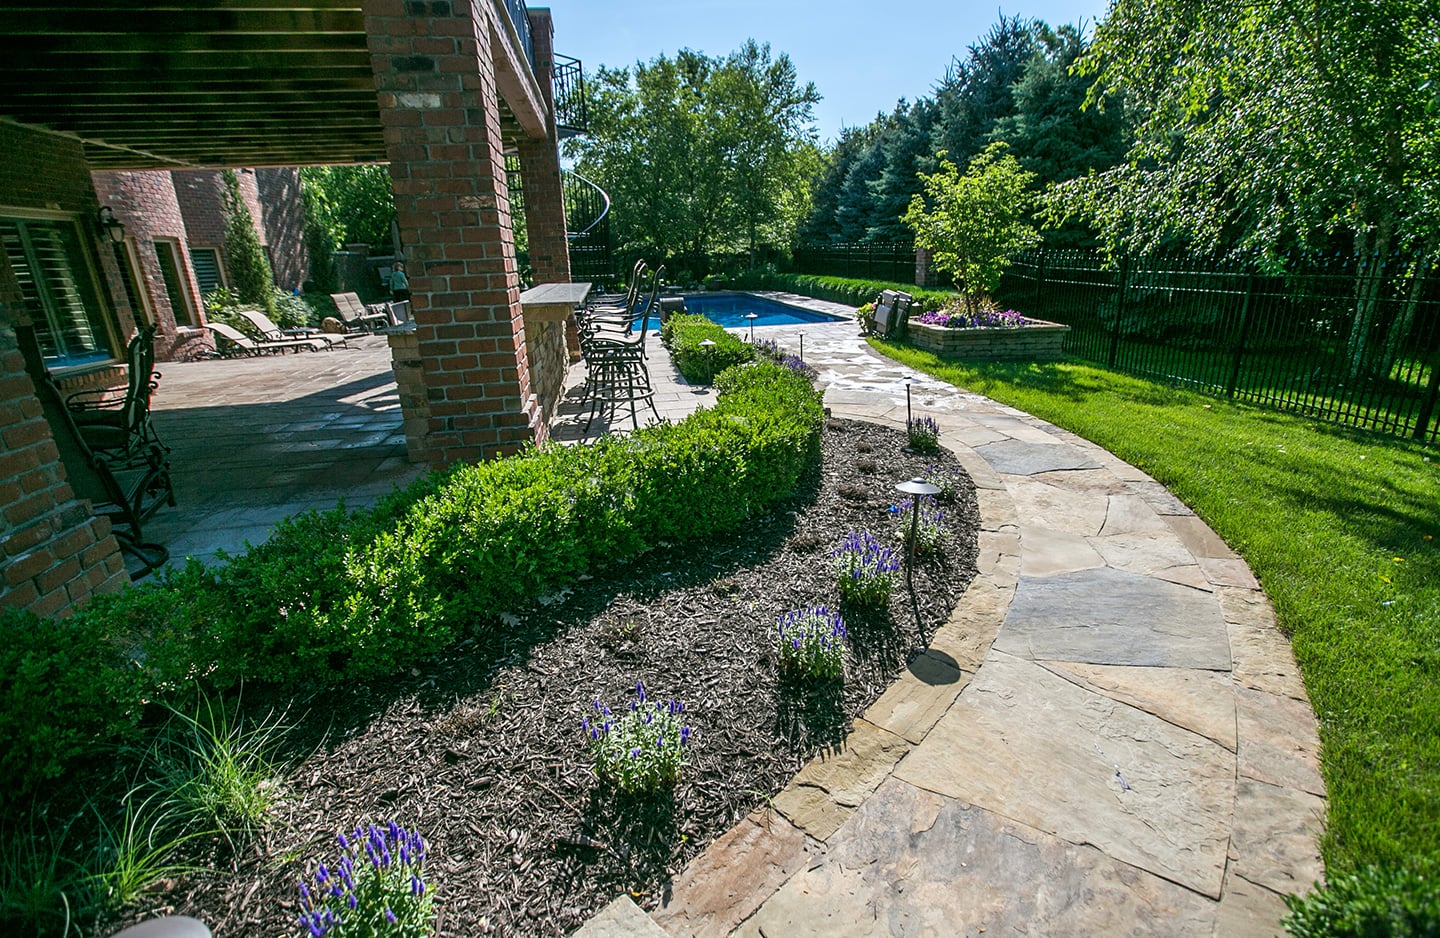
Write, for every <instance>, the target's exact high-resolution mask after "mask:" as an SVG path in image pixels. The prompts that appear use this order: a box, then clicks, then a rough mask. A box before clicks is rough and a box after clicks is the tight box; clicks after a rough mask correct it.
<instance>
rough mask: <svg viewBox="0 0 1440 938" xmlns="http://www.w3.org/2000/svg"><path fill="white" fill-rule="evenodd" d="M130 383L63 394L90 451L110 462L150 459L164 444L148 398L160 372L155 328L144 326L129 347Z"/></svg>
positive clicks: (127, 352)
mask: <svg viewBox="0 0 1440 938" xmlns="http://www.w3.org/2000/svg"><path fill="white" fill-rule="evenodd" d="M125 365H126V372H127V374H126V382H125V384H124V385H122V386H117V387H107V388H87V389H85V390H82V391H75V392H74V393H72V394H70V395H69V396H67V397H66V398H65V409H66V410H67V411H69V412H70V415H71V420H72V421H73V422H74V423H75V426H76V428H77V432H79V433H80V434H81V435H82V436H84V438H85V443H86V445H87V446H89V447H90V448H91V449H94V450H96V451H98V452H101V453H104V454H105V458H107V459H109V460H111V461H119V462H121V463H126V464H131V463H136V462H141V461H149V460H151V458H152V454H153V452H154V450H153V449H152V448H153V447H158V451H159V452H161V453H168V452H169V451H170V448H169V447H168V446H165V445H164V444H163V443H161V442H160V438H159V437H158V436H157V435H156V433H155V427H154V424H153V423H152V422H151V420H150V397H151V395H152V394H153V393H154V392H155V388H156V387H157V381H158V379H159V377H160V375H159V373H158V372H156V371H155V370H154V367H155V327H154V326H153V325H148V326H144V327H143V328H141V329H140V330H139V331H138V332H136V333H135V336H134V337H133V338H132V339H131V340H130V344H129V345H127V346H126V347H125Z"/></svg>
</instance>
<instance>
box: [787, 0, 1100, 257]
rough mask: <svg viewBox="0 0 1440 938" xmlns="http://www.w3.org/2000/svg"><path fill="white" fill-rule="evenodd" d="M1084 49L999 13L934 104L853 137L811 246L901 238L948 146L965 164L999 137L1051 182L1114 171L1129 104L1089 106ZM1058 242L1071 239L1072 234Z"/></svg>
mask: <svg viewBox="0 0 1440 938" xmlns="http://www.w3.org/2000/svg"><path fill="white" fill-rule="evenodd" d="M1086 48H1087V43H1086V40H1085V34H1084V30H1083V29H1082V28H1081V27H1079V26H1061V27H1059V28H1057V29H1052V28H1050V27H1049V26H1047V25H1046V24H1045V23H1043V22H1041V21H1039V20H1024V19H1021V18H1019V17H1011V18H1002V19H1001V20H1000V22H999V23H997V24H996V25H995V26H994V27H993V28H992V29H991V30H990V32H989V33H987V34H986V35H985V36H984V37H983V38H981V39H980V40H979V41H978V42H976V43H975V44H974V45H972V46H970V48H969V49H968V50H967V53H966V56H965V58H963V59H957V60H956V61H955V62H954V63H953V64H952V65H951V67H950V70H949V72H948V73H947V74H946V75H945V77H944V78H943V79H942V80H941V81H940V84H939V86H938V88H937V89H936V92H935V96H934V98H933V99H930V98H920V99H919V100H917V101H915V102H913V103H907V102H905V101H903V100H902V101H900V103H899V104H898V105H897V106H896V108H895V110H894V111H893V112H892V113H889V114H881V115H878V116H877V117H876V118H875V120H874V121H872V122H871V123H870V124H868V125H866V126H865V127H862V128H855V129H850V130H846V131H845V132H843V133H842V134H841V137H840V140H839V141H838V142H837V143H836V145H835V146H834V147H833V148H832V149H831V150H830V152H828V153H827V154H825V161H824V164H823V168H822V171H821V173H820V174H819V175H818V176H817V177H816V180H815V183H814V190H813V192H814V198H813V208H812V210H811V214H810V215H809V216H808V217H807V218H806V219H805V221H804V223H803V225H802V226H801V233H802V236H803V237H805V238H806V239H808V240H829V241H897V240H901V239H904V238H906V237H908V236H909V232H908V231H907V229H906V228H905V226H904V225H903V224H902V222H901V216H902V215H903V214H904V212H905V210H906V207H907V206H908V205H909V204H910V201H911V199H912V198H914V196H915V195H916V194H917V193H918V192H920V188H921V186H920V179H919V175H918V174H920V173H932V172H934V171H935V169H936V167H937V165H938V160H937V159H936V156H935V154H936V153H937V152H939V151H942V150H943V151H945V152H946V153H947V155H948V156H949V158H950V159H951V160H952V161H953V162H955V163H956V164H957V165H960V166H963V165H965V164H966V163H968V162H969V161H970V159H971V158H972V157H974V156H975V155H977V154H979V153H981V152H982V151H984V150H985V148H986V147H987V146H988V145H989V144H991V143H994V142H1002V143H1007V144H1009V145H1010V150H1011V153H1012V154H1013V156H1014V158H1015V159H1017V160H1019V162H1020V165H1021V167H1022V168H1024V169H1025V170H1027V171H1029V172H1032V173H1034V174H1035V176H1036V179H1037V180H1038V181H1039V182H1040V183H1042V184H1044V183H1050V182H1056V181H1060V180H1066V179H1071V178H1074V177H1076V176H1083V175H1085V174H1087V173H1090V172H1092V171H1100V170H1105V169H1108V168H1110V167H1111V166H1113V165H1114V164H1115V163H1116V161H1117V160H1119V159H1120V158H1121V157H1122V156H1123V155H1124V153H1125V150H1126V145H1127V136H1126V134H1127V131H1126V126H1125V120H1124V109H1123V108H1122V107H1119V106H1114V107H1110V108H1107V109H1104V110H1101V109H1091V110H1088V111H1086V110H1082V109H1081V104H1082V103H1083V102H1084V101H1085V97H1086V91H1087V89H1088V88H1089V86H1090V84H1091V81H1090V79H1087V78H1084V77H1082V76H1079V75H1076V74H1074V73H1072V72H1071V70H1070V65H1071V64H1072V63H1073V62H1075V60H1076V59H1077V58H1079V57H1080V55H1081V54H1082V53H1083V52H1084V50H1085V49H1086ZM1048 237H1049V239H1052V240H1053V239H1061V240H1064V239H1068V240H1074V239H1075V233H1074V231H1073V230H1067V231H1065V232H1063V233H1061V234H1060V235H1058V236H1057V234H1055V233H1054V232H1052V233H1051V234H1050V235H1049V236H1048Z"/></svg>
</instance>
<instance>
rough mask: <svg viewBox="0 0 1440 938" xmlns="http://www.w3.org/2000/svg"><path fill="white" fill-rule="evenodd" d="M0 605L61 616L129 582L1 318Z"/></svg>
mask: <svg viewBox="0 0 1440 938" xmlns="http://www.w3.org/2000/svg"><path fill="white" fill-rule="evenodd" d="M0 376H3V377H0V440H3V442H4V444H5V445H4V447H3V448H0V513H3V519H4V524H3V525H0V570H3V576H0V604H3V605H5V606H10V607H13V608H17V609H28V610H30V611H31V612H34V613H35V614H37V615H42V616H58V615H65V614H67V613H68V612H70V610H71V609H72V608H73V607H74V606H76V605H78V604H80V603H83V602H84V601H85V600H87V599H89V598H90V597H91V596H93V595H95V594H97V593H104V592H113V591H115V590H118V589H120V588H121V587H123V586H124V585H125V584H126V583H129V582H130V577H129V575H128V574H126V572H125V561H124V559H123V558H122V557H121V555H120V546H119V545H118V544H117V543H116V542H115V538H114V536H113V535H111V533H110V521H109V519H108V518H97V517H95V516H93V515H91V513H90V505H89V504H88V503H87V502H84V501H81V500H79V499H77V498H76V497H75V493H74V492H72V491H71V489H70V484H69V483H68V482H66V481H65V470H64V469H63V468H62V466H61V464H60V452H59V450H57V449H56V448H55V438H54V437H53V436H52V435H51V433H50V425H49V424H48V423H46V422H45V418H44V416H43V415H42V412H41V407H40V401H39V399H38V398H37V397H36V396H35V385H34V384H32V383H31V380H30V376H29V374H27V373H26V370H25V359H24V356H22V355H21V354H20V350H19V348H18V347H17V346H16V342H15V333H14V332H13V331H12V330H11V328H10V326H9V325H8V324H7V323H6V322H5V321H4V314H3V312H0Z"/></svg>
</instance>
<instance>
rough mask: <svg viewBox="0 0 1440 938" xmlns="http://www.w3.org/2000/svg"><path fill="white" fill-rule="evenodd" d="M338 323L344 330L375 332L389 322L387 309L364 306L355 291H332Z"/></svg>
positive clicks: (331, 297) (331, 295)
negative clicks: (338, 317)
mask: <svg viewBox="0 0 1440 938" xmlns="http://www.w3.org/2000/svg"><path fill="white" fill-rule="evenodd" d="M330 299H332V300H334V301H335V309H336V311H337V312H338V313H339V314H340V324H341V326H342V327H343V328H344V330H345V331H346V332H375V331H376V330H379V329H384V328H385V327H386V326H388V325H390V324H391V321H392V320H391V317H390V312H389V309H388V308H386V309H381V308H379V307H378V306H366V305H365V304H364V303H362V302H360V297H359V295H358V294H355V293H332V294H330Z"/></svg>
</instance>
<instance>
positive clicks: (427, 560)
mask: <svg viewBox="0 0 1440 938" xmlns="http://www.w3.org/2000/svg"><path fill="white" fill-rule="evenodd" d="M716 384H717V386H718V388H719V396H718V399H717V402H716V405H715V406H714V407H713V408H710V409H706V410H701V411H698V412H696V413H695V414H693V415H691V416H689V417H687V418H686V419H684V420H682V421H680V422H679V423H676V424H668V425H660V426H656V427H650V428H646V429H642V430H640V431H638V432H636V433H635V434H633V435H631V436H627V437H607V438H605V439H602V440H600V441H598V442H596V443H595V444H593V445H588V446H573V447H561V446H555V447H547V448H545V449H543V450H536V449H531V450H529V451H527V452H525V453H523V454H521V455H518V456H514V457H510V458H506V459H498V460H493V461H490V462H484V463H479V464H476V465H465V466H460V467H456V468H453V469H451V470H448V471H443V472H437V473H433V474H431V475H430V476H428V477H426V478H425V479H422V480H420V481H418V482H417V483H415V484H414V485H413V486H411V487H410V488H408V489H406V490H404V491H401V492H397V493H395V494H393V495H391V496H389V497H388V498H386V499H384V500H382V501H381V502H380V503H379V504H378V505H377V506H376V507H375V508H373V509H370V510H366V511H356V512H349V511H346V510H345V509H344V508H343V507H342V508H337V509H335V510H333V511H328V512H309V513H306V514H302V515H298V516H296V517H294V518H291V519H289V520H287V521H285V522H283V523H281V524H280V525H279V526H278V527H277V529H276V531H275V532H274V534H273V535H272V536H271V537H270V539H269V540H267V541H266V542H265V543H264V544H261V545H260V546H258V547H254V548H252V549H251V550H249V551H247V552H246V553H244V554H243V555H240V556H237V557H233V558H231V559H230V562H229V563H228V564H226V565H224V566H221V567H217V568H214V569H206V568H204V567H202V566H201V565H199V564H198V563H193V562H192V563H191V564H190V565H189V566H188V567H185V568H183V569H179V570H175V571H171V572H169V573H167V574H163V575H162V576H161V577H160V578H159V580H158V582H154V583H150V584H146V585H142V586H137V587H133V588H130V589H127V590H125V591H124V592H122V593H119V594H116V595H113V596H102V597H97V598H96V599H95V600H93V601H92V602H91V603H90V604H89V605H88V606H86V607H84V608H83V609H81V610H79V611H78V612H77V613H75V614H74V615H73V616H71V617H70V618H69V619H66V620H63V621H60V622H47V621H42V620H37V619H35V618H34V617H33V616H27V615H23V614H13V613H6V614H3V615H0V699H3V700H6V701H8V702H9V704H8V705H7V708H6V714H7V717H6V718H5V719H0V752H3V753H5V757H4V758H3V759H0V791H5V792H8V793H11V794H16V795H18V794H24V793H25V792H27V791H29V790H32V789H33V787H34V785H35V784H36V783H37V782H39V781H41V780H43V779H44V778H47V777H54V776H56V775H58V774H59V773H60V772H61V771H63V769H64V767H65V765H66V763H67V762H69V761H70V760H72V759H74V758H76V757H77V756H80V755H82V754H83V753H84V752H85V751H87V750H89V749H93V747H94V745H95V744H97V743H101V742H104V741H106V740H110V739H113V738H115V737H117V736H120V735H123V734H124V733H125V732H126V731H127V730H128V729H131V728H133V727H134V726H135V724H136V721H137V719H138V717H139V715H140V713H141V711H142V709H143V702H144V701H149V700H155V699H161V700H163V699H165V698H166V697H167V696H169V695H174V694H177V693H179V692H180V691H181V690H183V689H186V688H190V687H192V686H194V685H197V684H198V685H200V686H201V687H203V688H205V689H207V690H211V691H224V690H226V689H227V688H230V687H232V686H233V685H235V684H236V683H237V682H239V681H242V680H247V681H257V680H258V681H263V682H271V683H276V684H281V685H301V684H303V685H315V684H321V685H324V684H333V683H337V682H340V681H344V680H348V679H354V678H373V677H378V676H382V675H385V674H389V673H393V672H394V671H395V670H396V669H398V668H399V667H401V666H402V665H404V666H408V665H410V664H411V663H412V662H415V661H417V660H419V659H421V658H423V657H425V656H426V655H429V654H432V653H434V652H436V651H438V650H440V649H442V648H444V647H445V646H447V645H448V644H450V643H451V642H453V641H454V640H456V639H457V638H459V637H461V636H462V635H463V634H466V633H467V632H474V631H476V630H481V631H483V630H494V629H499V628H503V627H504V626H503V625H502V624H501V620H500V618H499V613H502V612H505V611H508V610H513V609H517V608H519V607H521V606H523V605H524V604H525V603H527V602H528V601H530V600H531V599H533V598H534V597H536V596H537V595H541V594H543V593H544V592H546V591H549V590H553V589H555V588H557V587H559V586H561V585H563V584H564V583H566V582H569V581H571V580H573V578H574V577H575V576H577V575H578V574H581V573H584V572H586V571H591V570H596V569H599V568H602V567H604V566H605V565H607V564H610V563H613V562H616V561H619V560H622V559H626V558H630V557H633V556H635V555H636V554H639V553H641V552H643V551H645V550H647V549H649V548H651V547H654V546H655V545H656V544H658V543H659V542H661V541H671V542H674V541H683V540H687V539H692V538H700V537H705V536H708V535H713V534H716V533H719V532H722V531H728V530H733V529H734V528H736V527H737V526H738V525H739V524H740V523H741V522H742V521H744V520H745V519H746V518H747V517H750V516H751V515H753V514H755V513H757V512H760V511H763V510H765V509H766V508H767V507H768V506H770V505H772V504H774V503H775V502H777V501H779V500H780V499H783V498H785V497H786V496H788V495H789V494H790V493H791V492H793V491H794V489H795V487H796V484H797V483H798V481H799V480H800V478H801V477H802V475H803V474H804V473H805V471H806V470H807V468H808V467H811V466H813V465H815V464H816V463H818V461H819V458H820V430H821V424H822V419H823V412H822V408H821V403H820V396H819V394H818V393H817V392H816V391H815V390H814V389H813V388H812V387H811V385H810V383H809V382H808V381H807V380H806V379H805V378H804V377H803V376H800V375H797V374H795V373H794V372H792V371H791V370H789V369H787V368H784V367H782V366H779V365H776V364H772V363H758V364H753V365H747V366H745V367H743V368H733V369H731V370H730V371H727V372H725V373H724V374H722V375H721V376H720V378H719V379H718V380H717V382H716ZM17 702H18V703H17ZM21 703H23V704H24V706H20V704H21Z"/></svg>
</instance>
